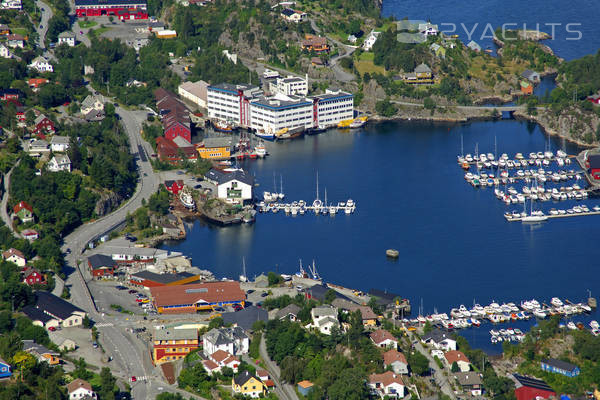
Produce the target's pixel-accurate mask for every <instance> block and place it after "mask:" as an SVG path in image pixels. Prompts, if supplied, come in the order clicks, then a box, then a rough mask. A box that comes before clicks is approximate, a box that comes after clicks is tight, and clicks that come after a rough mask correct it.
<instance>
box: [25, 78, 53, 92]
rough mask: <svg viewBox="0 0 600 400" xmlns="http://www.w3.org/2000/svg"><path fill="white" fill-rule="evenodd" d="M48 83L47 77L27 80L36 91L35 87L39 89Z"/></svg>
mask: <svg viewBox="0 0 600 400" xmlns="http://www.w3.org/2000/svg"><path fill="white" fill-rule="evenodd" d="M46 83H48V79H46V78H30V79H29V80H28V81H27V84H28V85H29V87H30V88H32V89H34V91H35V89H39V88H40V86H42V85H45V84H46Z"/></svg>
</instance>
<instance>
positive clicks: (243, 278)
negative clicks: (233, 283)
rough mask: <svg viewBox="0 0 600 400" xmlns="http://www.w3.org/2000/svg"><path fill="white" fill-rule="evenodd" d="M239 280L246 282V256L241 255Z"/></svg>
mask: <svg viewBox="0 0 600 400" xmlns="http://www.w3.org/2000/svg"><path fill="white" fill-rule="evenodd" d="M240 282H248V277H247V276H246V257H242V275H240Z"/></svg>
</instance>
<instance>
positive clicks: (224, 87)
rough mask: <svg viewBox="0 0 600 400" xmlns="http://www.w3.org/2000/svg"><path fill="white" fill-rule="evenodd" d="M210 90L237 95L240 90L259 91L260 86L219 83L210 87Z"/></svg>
mask: <svg viewBox="0 0 600 400" xmlns="http://www.w3.org/2000/svg"><path fill="white" fill-rule="evenodd" d="M208 88H209V89H212V90H219V91H222V92H229V93H234V94H237V92H238V90H242V91H245V90H249V89H258V86H256V85H249V84H240V85H235V84H233V83H217V84H216V85H210V86H208Z"/></svg>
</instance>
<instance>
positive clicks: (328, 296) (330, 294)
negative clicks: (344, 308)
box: [325, 289, 337, 304]
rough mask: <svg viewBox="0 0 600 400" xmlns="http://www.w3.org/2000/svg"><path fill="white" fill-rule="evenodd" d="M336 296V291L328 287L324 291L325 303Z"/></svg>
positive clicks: (329, 302) (331, 300)
mask: <svg viewBox="0 0 600 400" xmlns="http://www.w3.org/2000/svg"><path fill="white" fill-rule="evenodd" d="M336 298H337V292H336V291H335V290H333V289H329V290H328V291H327V292H326V293H325V303H328V304H331V302H333V301H334V300H335V299H336Z"/></svg>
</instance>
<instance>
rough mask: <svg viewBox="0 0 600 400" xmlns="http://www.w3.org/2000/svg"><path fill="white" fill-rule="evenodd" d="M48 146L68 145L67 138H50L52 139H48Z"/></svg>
mask: <svg viewBox="0 0 600 400" xmlns="http://www.w3.org/2000/svg"><path fill="white" fill-rule="evenodd" d="M50 144H69V137H68V136H59V135H54V136H52V139H50Z"/></svg>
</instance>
